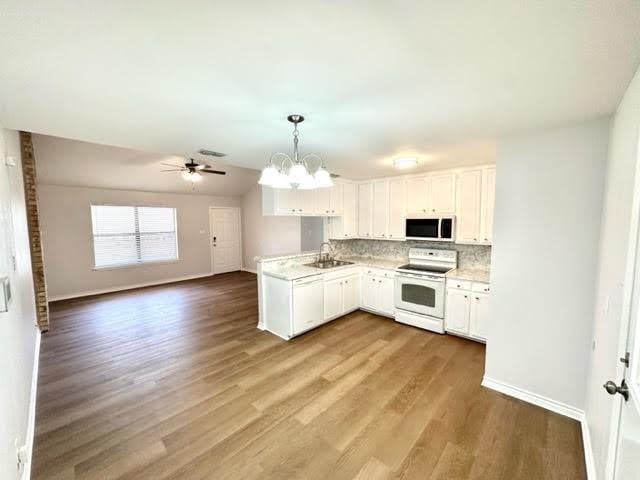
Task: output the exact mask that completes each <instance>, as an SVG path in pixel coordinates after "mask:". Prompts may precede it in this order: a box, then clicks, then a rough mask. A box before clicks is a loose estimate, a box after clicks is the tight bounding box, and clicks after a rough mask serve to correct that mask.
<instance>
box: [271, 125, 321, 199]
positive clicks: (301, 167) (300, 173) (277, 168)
mask: <svg viewBox="0 0 640 480" xmlns="http://www.w3.org/2000/svg"><path fill="white" fill-rule="evenodd" d="M287 120H289V121H290V122H291V123H293V125H294V128H293V158H291V157H290V156H289V155H287V154H286V153H282V152H277V153H274V154H273V155H271V158H269V161H268V162H267V165H266V166H265V167H264V168H263V169H262V174H261V175H260V180H258V183H259V184H260V185H264V186H269V187H273V188H297V189H298V190H312V189H314V188H325V187H333V180H331V174H330V173H329V171H328V170H327V168H326V167H325V165H324V161H323V160H322V159H321V158H320V157H319V156H318V155H315V154H313V153H309V154H307V155H305V156H304V157H302V158H300V155H299V152H298V133H299V132H298V124H299V123H302V122H304V117H303V116H302V115H289V116H288V117H287ZM312 160H315V161H316V162H318V164H319V166H318V167H317V168H316V170H315V171H314V172H313V174H312V173H311V168H310V162H311V161H312Z"/></svg>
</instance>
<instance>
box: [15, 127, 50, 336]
mask: <svg viewBox="0 0 640 480" xmlns="http://www.w3.org/2000/svg"><path fill="white" fill-rule="evenodd" d="M20 152H21V154H22V176H23V179H24V196H25V201H26V207H27V224H28V227H29V248H30V249H31V267H32V269H33V287H34V290H35V294H36V318H37V322H38V326H39V327H40V330H41V331H43V332H46V331H47V330H49V304H48V302H47V282H46V279H45V275H44V256H43V253H42V236H41V234H40V214H39V210H38V191H37V189H36V158H35V155H34V154H33V142H32V141H31V133H30V132H20Z"/></svg>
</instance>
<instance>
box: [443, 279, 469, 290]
mask: <svg viewBox="0 0 640 480" xmlns="http://www.w3.org/2000/svg"><path fill="white" fill-rule="evenodd" d="M447 288H453V289H455V290H471V282H469V281H468V280H456V279H455V278H451V279H448V280H447Z"/></svg>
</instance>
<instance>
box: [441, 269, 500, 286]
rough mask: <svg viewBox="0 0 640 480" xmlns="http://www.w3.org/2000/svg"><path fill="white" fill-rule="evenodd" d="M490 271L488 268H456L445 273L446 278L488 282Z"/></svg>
mask: <svg viewBox="0 0 640 480" xmlns="http://www.w3.org/2000/svg"><path fill="white" fill-rule="evenodd" d="M490 277H491V272H490V271H489V270H471V269H462V268H456V269H455V270H451V271H450V272H449V273H447V278H455V279H457V280H468V281H471V282H482V283H490Z"/></svg>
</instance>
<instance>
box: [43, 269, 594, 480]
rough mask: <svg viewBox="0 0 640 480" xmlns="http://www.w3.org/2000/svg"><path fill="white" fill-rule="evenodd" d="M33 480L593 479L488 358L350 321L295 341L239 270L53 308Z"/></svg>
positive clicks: (376, 320)
mask: <svg viewBox="0 0 640 480" xmlns="http://www.w3.org/2000/svg"><path fill="white" fill-rule="evenodd" d="M51 320H52V330H51V332H50V333H48V334H46V335H45V336H44V337H43V339H42V347H41V353H40V377H39V386H38V408H37V421H36V441H35V451H34V466H33V478H34V479H37V480H39V479H47V480H61V479H115V478H121V479H153V480H161V479H177V478H179V479H251V478H270V479H271V478H273V479H295V478H305V479H352V478H357V479H375V478H407V479H458V478H470V479H509V480H514V479H528V480H531V479H563V480H568V479H583V478H585V471H584V460H583V454H582V444H581V436H580V430H579V425H578V423H577V422H575V421H573V420H569V419H567V418H564V417H561V416H559V415H556V414H553V413H550V412H548V411H545V410H542V409H540V408H537V407H534V406H531V405H528V404H526V403H523V402H520V401H518V400H514V399H512V398H509V397H506V396H504V395H501V394H498V393H496V392H493V391H490V390H487V389H485V388H483V387H481V386H480V381H481V379H482V373H483V366H484V350H485V349H484V346H483V345H480V344H477V343H474V342H470V341H467V340H463V339H460V338H456V337H452V336H443V335H437V334H432V333H429V332H425V331H422V330H418V329H414V328H412V327H408V326H405V325H401V324H397V323H394V322H393V321H391V320H389V319H386V318H382V317H378V316H375V315H371V314H369V313H365V312H355V313H353V314H350V315H348V316H346V317H344V318H342V319H340V320H337V321H334V322H332V323H330V324H328V325H325V326H323V327H321V328H318V329H316V330H314V331H312V332H309V333H308V334H306V335H303V336H302V337H299V338H297V339H295V340H292V341H290V342H284V341H282V340H280V339H278V338H276V337H274V336H273V335H271V334H269V333H266V332H261V331H259V330H257V329H256V323H257V291H256V279H255V276H254V275H252V274H249V273H240V272H238V273H230V274H225V275H219V276H216V277H212V278H207V279H202V280H195V281H188V282H181V283H176V284H170V285H165V286H159V287H151V288H145V289H139V290H132V291H128V292H121V293H115V294H108V295H102V296H98V297H92V298H85V299H78V300H69V301H62V302H57V303H53V304H52V305H51Z"/></svg>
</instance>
